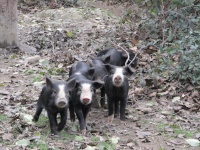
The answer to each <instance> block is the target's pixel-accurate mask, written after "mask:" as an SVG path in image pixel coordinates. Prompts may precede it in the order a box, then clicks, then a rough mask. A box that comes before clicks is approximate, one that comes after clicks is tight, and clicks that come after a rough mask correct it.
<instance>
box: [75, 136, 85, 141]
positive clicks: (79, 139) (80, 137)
mask: <svg viewBox="0 0 200 150" xmlns="http://www.w3.org/2000/svg"><path fill="white" fill-rule="evenodd" d="M75 140H76V141H83V137H82V136H76V137H75Z"/></svg>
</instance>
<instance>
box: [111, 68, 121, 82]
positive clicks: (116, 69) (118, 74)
mask: <svg viewBox="0 0 200 150" xmlns="http://www.w3.org/2000/svg"><path fill="white" fill-rule="evenodd" d="M116 77H121V83H120V84H118V85H116V86H120V85H122V83H123V82H124V75H123V68H122V67H117V68H115V72H114V74H113V78H112V82H113V83H114V85H115V80H114V79H115V78H116Z"/></svg>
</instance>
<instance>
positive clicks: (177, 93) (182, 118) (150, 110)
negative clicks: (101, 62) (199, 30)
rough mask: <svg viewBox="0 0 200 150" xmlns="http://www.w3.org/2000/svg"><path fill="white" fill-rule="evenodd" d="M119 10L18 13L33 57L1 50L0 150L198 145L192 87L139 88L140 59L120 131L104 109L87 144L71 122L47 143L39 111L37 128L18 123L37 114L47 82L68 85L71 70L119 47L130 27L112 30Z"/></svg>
mask: <svg viewBox="0 0 200 150" xmlns="http://www.w3.org/2000/svg"><path fill="white" fill-rule="evenodd" d="M96 7H100V8H101V9H99V8H96ZM102 9H103V11H102ZM124 9H125V6H123V5H120V6H119V5H112V6H107V5H106V4H105V3H102V2H101V1H97V2H93V3H89V4H88V3H87V4H85V5H84V7H82V8H80V7H79V8H66V9H64V8H61V9H54V10H48V9H46V10H43V11H36V12H31V13H28V14H24V13H22V12H20V14H19V34H20V35H19V37H20V40H21V41H22V42H23V43H25V44H28V45H30V46H33V47H35V48H36V49H37V52H36V53H30V51H25V52H23V51H16V50H15V49H13V48H10V49H0V114H1V116H0V135H1V137H0V149H2V150H4V149H5V150H6V149H88V150H90V149H102V150H103V149H108V150H110V149H111V150H112V149H116V150H122V149H124V150H131V149H134V150H197V149H199V146H198V147H192V146H190V145H189V144H188V143H187V142H186V139H200V112H199V109H197V110H196V109H194V108H199V107H198V105H196V103H195V101H199V99H198V98H196V97H195V96H194V97H191V94H192V93H194V91H195V89H194V87H192V86H189V85H188V86H185V85H184V87H183V88H186V90H183V89H181V88H180V87H181V86H180V85H181V83H179V82H177V81H168V80H162V82H158V85H157V86H155V85H151V86H148V85H142V84H141V82H140V81H141V80H142V79H143V78H145V79H148V75H147V73H144V74H143V75H141V72H145V70H146V69H147V68H148V67H149V62H151V60H150V61H149V58H152V59H153V56H151V55H150V54H148V53H145V52H143V51H141V52H140V55H138V58H137V59H138V66H137V68H136V69H135V70H136V73H135V75H134V76H132V77H131V78H130V91H129V100H128V106H127V109H126V117H127V120H126V123H125V124H124V123H122V122H121V121H120V120H119V118H115V119H114V121H113V123H112V124H108V123H107V109H103V108H92V110H91V112H90V115H89V116H88V118H87V134H86V136H82V135H81V134H80V132H79V130H78V127H77V125H78V123H77V121H76V123H75V124H72V123H71V122H70V121H69V119H68V122H67V125H66V128H65V129H64V130H63V131H62V132H61V133H60V134H59V135H58V136H56V137H52V136H51V135H50V130H49V123H48V119H47V118H46V117H45V113H44V111H43V115H42V117H41V118H40V122H39V123H36V124H35V123H30V124H29V123H27V120H24V119H23V116H24V114H28V115H30V116H33V114H34V112H35V109H36V102H37V99H38V96H39V93H40V91H41V87H42V85H43V84H44V75H45V74H50V75H51V76H52V78H55V79H66V78H67V74H68V70H69V68H70V66H71V64H73V62H75V61H77V60H78V61H79V60H81V61H87V60H88V59H90V56H95V53H96V52H97V51H99V50H102V49H104V48H106V47H109V46H113V44H112V42H109V41H114V43H118V42H121V43H123V42H124V39H128V38H130V36H128V34H125V33H124V32H126V33H128V32H131V31H130V30H129V29H128V27H127V26H128V25H127V26H126V25H124V26H120V25H118V20H119V18H118V17H120V15H122V13H123V12H124ZM77 12H78V13H77ZM69 14H70V15H69ZM70 17H73V18H70ZM66 23H67V24H66ZM119 31H121V32H119ZM122 32H123V33H122ZM127 41H128V40H125V42H127ZM36 55H37V56H36ZM32 57H36V58H35V59H33V58H32ZM30 58H31V60H30ZM141 70H142V71H141ZM97 97H98V96H97ZM112 138H113V139H114V140H115V141H114V142H113V141H112V140H111V139H112ZM23 139H28V141H29V142H30V143H29V144H28V146H19V145H18V144H16V142H17V141H20V140H23ZM94 139H96V140H94ZM116 141H117V142H116Z"/></svg>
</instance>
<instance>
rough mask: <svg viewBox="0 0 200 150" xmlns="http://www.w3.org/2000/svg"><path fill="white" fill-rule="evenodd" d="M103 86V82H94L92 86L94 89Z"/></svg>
mask: <svg viewBox="0 0 200 150" xmlns="http://www.w3.org/2000/svg"><path fill="white" fill-rule="evenodd" d="M103 84H104V82H103V81H93V83H92V86H93V87H94V89H99V88H101V87H102V86H103Z"/></svg>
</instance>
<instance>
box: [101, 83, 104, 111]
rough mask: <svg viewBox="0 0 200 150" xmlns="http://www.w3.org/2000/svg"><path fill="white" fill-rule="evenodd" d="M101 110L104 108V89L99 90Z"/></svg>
mask: <svg viewBox="0 0 200 150" xmlns="http://www.w3.org/2000/svg"><path fill="white" fill-rule="evenodd" d="M100 103H101V108H105V87H104V86H103V87H102V88H101V101H100Z"/></svg>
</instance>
